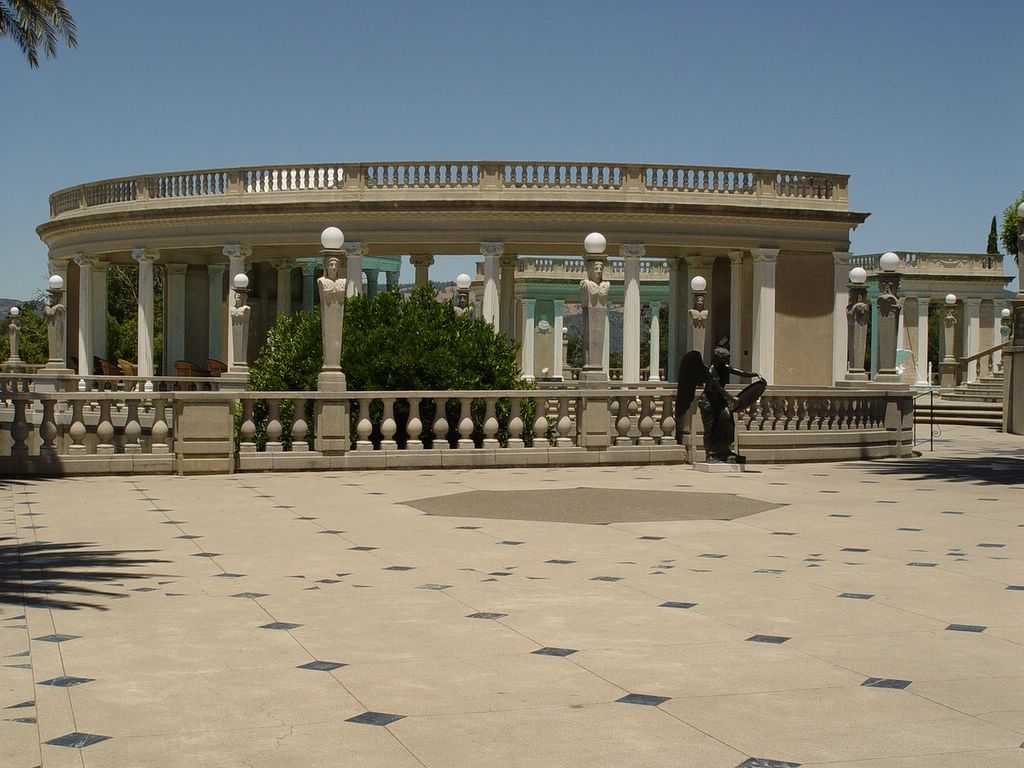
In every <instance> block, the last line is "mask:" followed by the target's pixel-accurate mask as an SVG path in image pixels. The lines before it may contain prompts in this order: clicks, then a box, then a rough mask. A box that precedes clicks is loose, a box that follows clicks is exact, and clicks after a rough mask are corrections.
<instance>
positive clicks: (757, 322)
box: [750, 248, 779, 384]
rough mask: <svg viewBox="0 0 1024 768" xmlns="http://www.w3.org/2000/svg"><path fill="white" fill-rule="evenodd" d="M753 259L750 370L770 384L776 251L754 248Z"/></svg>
mask: <svg viewBox="0 0 1024 768" xmlns="http://www.w3.org/2000/svg"><path fill="white" fill-rule="evenodd" d="M750 255H751V257H752V258H753V260H754V274H753V283H754V286H753V289H754V290H753V293H754V307H753V310H754V312H753V313H754V328H753V333H754V339H753V344H752V350H751V370H753V371H755V372H756V373H758V374H759V375H760V376H761V377H762V378H763V379H764V380H765V381H767V382H768V383H769V384H771V383H772V382H773V381H774V380H775V263H776V261H777V260H778V257H779V251H778V249H774V248H755V249H753V250H752V251H751V252H750Z"/></svg>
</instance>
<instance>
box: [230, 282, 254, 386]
mask: <svg viewBox="0 0 1024 768" xmlns="http://www.w3.org/2000/svg"><path fill="white" fill-rule="evenodd" d="M231 287H232V288H234V289H235V306H233V307H231V341H232V345H233V349H232V353H233V359H232V360H231V361H230V363H229V367H228V373H234V374H242V375H248V373H249V362H248V349H249V315H250V312H251V310H250V308H249V305H248V304H247V303H246V302H247V301H248V299H249V276H248V275H247V274H245V272H239V273H238V274H237V275H235V276H234V277H233V278H232V279H231Z"/></svg>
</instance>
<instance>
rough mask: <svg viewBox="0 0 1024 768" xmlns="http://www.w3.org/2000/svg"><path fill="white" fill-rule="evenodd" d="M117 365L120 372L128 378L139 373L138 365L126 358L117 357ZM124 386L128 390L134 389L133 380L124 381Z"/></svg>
mask: <svg viewBox="0 0 1024 768" xmlns="http://www.w3.org/2000/svg"><path fill="white" fill-rule="evenodd" d="M117 365H118V367H119V368H120V369H121V373H122V374H124V375H125V376H127V377H128V378H132V379H134V378H136V377H137V376H138V375H139V368H138V366H136V365H135V363H129V362H128V361H127V360H124V359H122V358H120V357H119V358H117ZM124 388H125V389H126V390H128V391H132V390H134V389H135V382H134V381H126V382H125V383H124Z"/></svg>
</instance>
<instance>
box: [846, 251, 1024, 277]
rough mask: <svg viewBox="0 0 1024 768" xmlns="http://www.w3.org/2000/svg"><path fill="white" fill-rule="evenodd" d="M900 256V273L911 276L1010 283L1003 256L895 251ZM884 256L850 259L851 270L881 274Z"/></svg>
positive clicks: (878, 254) (871, 254) (857, 256)
mask: <svg viewBox="0 0 1024 768" xmlns="http://www.w3.org/2000/svg"><path fill="white" fill-rule="evenodd" d="M893 253H895V254H896V255H897V256H899V257H900V268H899V272H900V273H901V274H905V275H907V276H908V277H909V276H911V275H913V276H914V277H921V276H925V275H936V276H942V277H944V278H950V277H952V278H956V277H958V276H964V275H970V276H971V277H972V278H976V277H992V278H998V279H1006V280H1010V279H1012V278H1007V277H1006V276H1005V275H1004V274H1003V257H1002V255H1001V254H998V253H995V254H993V253H929V252H927V251H893ZM881 256H882V254H880V253H866V254H858V255H855V256H851V257H850V267H851V268H853V267H863V268H864V269H865V270H867V272H868V273H869V274H871V273H876V272H878V260H879V259H880V258H881Z"/></svg>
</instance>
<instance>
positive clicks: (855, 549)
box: [840, 547, 871, 552]
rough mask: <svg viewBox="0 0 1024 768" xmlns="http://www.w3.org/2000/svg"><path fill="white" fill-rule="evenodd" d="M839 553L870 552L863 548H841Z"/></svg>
mask: <svg viewBox="0 0 1024 768" xmlns="http://www.w3.org/2000/svg"><path fill="white" fill-rule="evenodd" d="M840 551H841V552H870V551H871V550H870V549H865V548H864V547H843V548H842V549H841V550H840Z"/></svg>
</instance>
